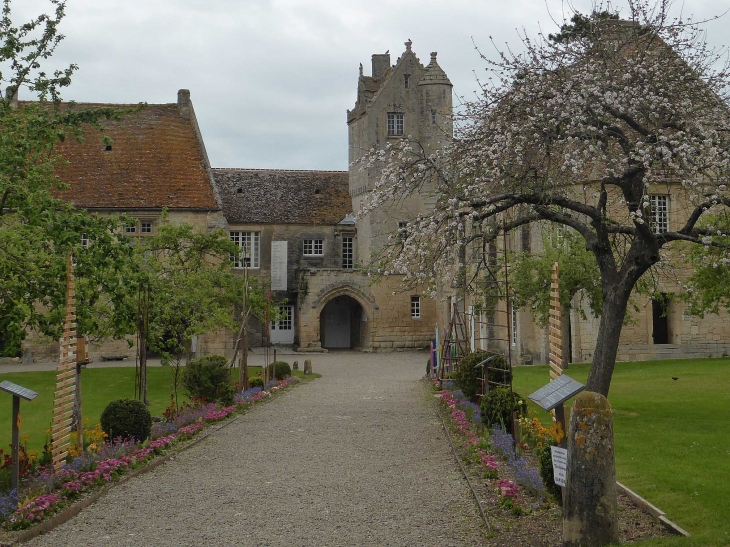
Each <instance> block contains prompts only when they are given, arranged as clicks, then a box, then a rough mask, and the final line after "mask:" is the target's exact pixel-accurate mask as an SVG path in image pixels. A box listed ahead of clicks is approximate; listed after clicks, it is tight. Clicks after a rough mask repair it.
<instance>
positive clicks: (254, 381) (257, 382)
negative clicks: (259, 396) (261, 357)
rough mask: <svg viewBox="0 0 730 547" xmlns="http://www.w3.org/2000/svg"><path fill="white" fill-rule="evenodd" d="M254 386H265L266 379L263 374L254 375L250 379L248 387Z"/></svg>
mask: <svg viewBox="0 0 730 547" xmlns="http://www.w3.org/2000/svg"><path fill="white" fill-rule="evenodd" d="M253 387H260V388H263V387H264V379H263V378H262V377H261V376H254V377H252V378H249V379H248V388H249V389H251V388H253Z"/></svg>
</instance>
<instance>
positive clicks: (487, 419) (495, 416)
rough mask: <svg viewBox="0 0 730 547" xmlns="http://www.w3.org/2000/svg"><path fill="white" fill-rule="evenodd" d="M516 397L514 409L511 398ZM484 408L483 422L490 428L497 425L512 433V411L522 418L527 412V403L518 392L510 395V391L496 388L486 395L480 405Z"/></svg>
mask: <svg viewBox="0 0 730 547" xmlns="http://www.w3.org/2000/svg"><path fill="white" fill-rule="evenodd" d="M512 397H514V407H511V404H510V403H511V398H512ZM480 406H481V408H482V422H483V423H484V425H486V426H487V427H488V428H491V427H493V426H495V425H500V426H502V427H503V428H504V429H505V430H507V431H509V432H510V433H511V432H512V411H511V410H510V409H511V408H512V409H513V410H514V411H515V413H516V414H517V417H518V418H519V417H521V416H522V415H523V414H525V413H526V412H527V403H525V401H524V400H523V399H522V397H520V395H519V393H517V392H516V391H515V392H513V393H512V394H510V390H509V389H507V388H504V387H495V388H492V389H490V390H489V393H487V394H486V395H484V396H483V397H482V400H481V404H480Z"/></svg>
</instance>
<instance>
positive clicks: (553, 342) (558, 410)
mask: <svg viewBox="0 0 730 547" xmlns="http://www.w3.org/2000/svg"><path fill="white" fill-rule="evenodd" d="M548 328H549V331H548V339H549V341H550V380H555V378H557V377H558V376H562V375H563V308H562V306H561V305H560V277H559V272H558V263H557V262H556V263H555V264H553V280H552V283H551V284H550V326H549V327H548ZM552 414H553V416H555V420H556V421H558V422H560V425H561V426H562V427H563V433H566V431H567V429H566V426H567V425H568V424H567V423H566V418H565V406H563V405H558V406H557V407H555V409H554V410H553V411H552ZM567 443H568V437H567V433H566V436H565V437H563V440H562V441H561V442H560V446H561V447H563V448H567Z"/></svg>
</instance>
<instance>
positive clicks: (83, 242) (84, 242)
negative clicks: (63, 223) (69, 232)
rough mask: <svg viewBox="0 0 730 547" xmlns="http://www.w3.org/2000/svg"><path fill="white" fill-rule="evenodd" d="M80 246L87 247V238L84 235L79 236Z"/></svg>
mask: <svg viewBox="0 0 730 547" xmlns="http://www.w3.org/2000/svg"><path fill="white" fill-rule="evenodd" d="M81 246H82V247H88V246H89V237H88V236H87V235H86V234H81Z"/></svg>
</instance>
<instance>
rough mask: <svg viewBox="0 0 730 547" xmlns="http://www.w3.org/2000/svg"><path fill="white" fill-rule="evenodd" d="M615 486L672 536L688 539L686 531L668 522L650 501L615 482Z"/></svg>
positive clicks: (664, 514) (663, 514) (663, 513)
mask: <svg viewBox="0 0 730 547" xmlns="http://www.w3.org/2000/svg"><path fill="white" fill-rule="evenodd" d="M616 486H617V487H618V489H619V490H620V491H621V492H623V493H624V494H626V495H627V496H628V497H630V498H631V500H632V501H633V502H634V505H636V506H637V507H639V508H640V509H642V510H643V511H644V512H646V513H649V514H650V515H653V516H654V517H656V518H657V519H659V522H660V523H661V524H662V525H663V526H664V527H665V528H666V529H667V530H669V531H670V532H672V533H673V534H677V535H678V536H684V537H689V536H690V534H689V532H688V531H687V530H685V529H684V528H682V527H681V526H679V525H678V524H675V523H674V522H672V521H671V520H669V519H668V518H667V517H666V513H665V512H664V511H662V510H661V509H659V508H658V507H657V506H656V505H654V504H652V503H651V502H650V501H648V500H646V499H644V498H642V497H641V496H640V495H639V494H637V493H636V492H634V491H633V490H631V489H630V488H629V487H628V486H625V485H623V484H621V483H620V482H618V481H616Z"/></svg>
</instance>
